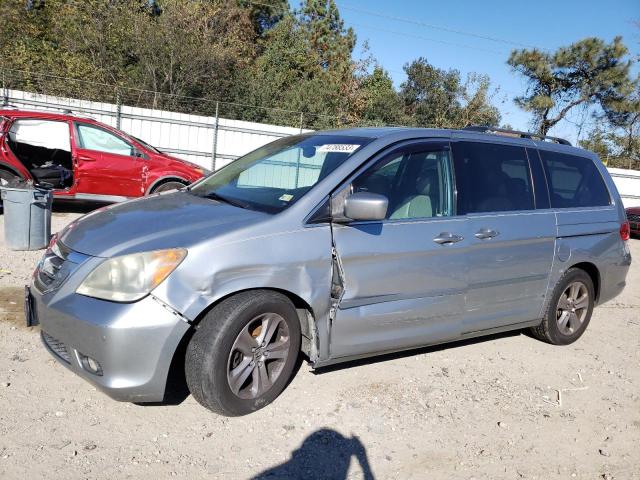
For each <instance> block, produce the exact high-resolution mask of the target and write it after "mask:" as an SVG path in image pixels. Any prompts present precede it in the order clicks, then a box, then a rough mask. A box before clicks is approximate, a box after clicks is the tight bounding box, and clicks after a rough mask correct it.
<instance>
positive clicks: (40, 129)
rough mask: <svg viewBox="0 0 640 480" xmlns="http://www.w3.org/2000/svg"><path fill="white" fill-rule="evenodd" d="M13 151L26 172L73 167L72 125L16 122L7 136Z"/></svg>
mask: <svg viewBox="0 0 640 480" xmlns="http://www.w3.org/2000/svg"><path fill="white" fill-rule="evenodd" d="M7 139H8V144H9V148H11V151H12V152H13V153H14V155H15V156H16V157H18V160H20V161H21V162H22V163H23V164H24V165H25V167H26V168H27V169H30V170H31V169H34V168H41V167H44V166H63V167H66V168H70V167H71V142H70V140H69V124H68V123H67V122H59V121H52V120H38V119H22V120H16V121H15V122H13V125H11V128H10V129H9V132H8V136H7Z"/></svg>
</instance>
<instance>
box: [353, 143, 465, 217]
mask: <svg viewBox="0 0 640 480" xmlns="http://www.w3.org/2000/svg"><path fill="white" fill-rule="evenodd" d="M450 158H451V155H450V151H449V149H448V148H444V147H442V149H438V150H433V151H425V150H418V151H417V150H416V147H414V148H413V149H411V150H407V151H400V152H396V153H393V154H391V155H389V157H387V158H385V159H384V160H382V161H380V162H378V163H377V164H376V165H375V166H373V167H372V168H371V169H369V170H367V171H366V172H364V173H363V174H362V175H360V176H359V177H358V178H357V179H356V180H354V181H353V183H352V184H351V188H352V190H353V192H354V193H355V192H372V193H378V194H380V195H384V196H385V197H387V198H388V199H389V208H388V209H387V219H390V220H403V219H405V220H406V219H412V218H432V217H444V216H450V215H452V206H453V193H452V188H451V185H452V181H451V161H450Z"/></svg>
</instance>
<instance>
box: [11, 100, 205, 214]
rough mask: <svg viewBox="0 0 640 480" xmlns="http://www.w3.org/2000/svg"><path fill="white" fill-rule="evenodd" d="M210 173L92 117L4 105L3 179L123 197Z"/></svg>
mask: <svg viewBox="0 0 640 480" xmlns="http://www.w3.org/2000/svg"><path fill="white" fill-rule="evenodd" d="M208 173H209V172H208V171H206V170H205V169H203V168H201V167H199V166H197V165H195V164H192V163H189V162H186V161H184V160H180V159H178V158H175V157H171V156H169V155H167V154H164V153H162V152H160V151H158V150H156V149H155V148H154V147H152V146H151V145H148V144H146V143H145V142H143V141H142V140H139V139H137V138H135V137H132V136H131V135H127V134H126V133H124V132H121V131H120V130H117V129H115V128H112V127H109V126H107V125H105V124H103V123H100V122H97V121H95V120H92V119H90V118H83V117H79V116H75V115H72V114H67V113H64V114H63V113H51V112H37V111H31V112H30V111H23V110H9V109H6V110H2V109H0V184H7V183H9V182H11V181H12V180H14V179H16V177H17V178H21V179H24V180H33V181H34V183H39V184H41V185H48V186H50V187H52V188H53V189H54V195H55V198H59V199H77V200H92V201H102V202H118V201H122V200H127V199H129V198H134V197H141V196H143V195H147V194H149V193H153V192H160V191H165V190H171V189H174V188H179V187H181V186H184V185H188V184H190V183H192V182H194V181H195V180H198V179H199V178H201V177H202V176H204V175H206V174H208Z"/></svg>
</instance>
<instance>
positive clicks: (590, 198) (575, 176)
mask: <svg viewBox="0 0 640 480" xmlns="http://www.w3.org/2000/svg"><path fill="white" fill-rule="evenodd" d="M540 158H541V159H542V165H543V166H544V170H545V174H546V177H547V183H548V184H549V194H550V196H551V206H552V207H553V208H568V207H599V206H605V205H610V204H611V197H610V196H609V191H608V190H607V187H606V185H605V184H604V180H603V179H602V175H601V174H600V172H599V171H598V168H597V167H596V166H595V165H594V164H593V161H592V160H591V159H589V158H584V157H578V156H576V155H567V154H564V153H557V152H549V151H545V150H540Z"/></svg>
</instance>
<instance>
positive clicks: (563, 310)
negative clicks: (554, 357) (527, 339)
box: [532, 268, 595, 345]
mask: <svg viewBox="0 0 640 480" xmlns="http://www.w3.org/2000/svg"><path fill="white" fill-rule="evenodd" d="M594 300H595V293H594V288H593V281H592V280H591V277H590V276H589V274H587V272H585V271H584V270H581V269H579V268H570V269H569V270H567V272H566V273H565V274H564V275H563V276H562V278H561V279H560V280H559V281H558V283H557V285H556V288H555V289H554V292H553V297H552V298H551V301H550V302H549V307H548V308H547V313H546V315H545V318H544V320H543V321H542V323H541V324H540V325H539V326H537V327H534V328H532V332H533V334H534V335H535V336H536V337H537V338H539V339H540V340H543V341H545V342H548V343H551V344H553V345H568V344H570V343H573V342H575V341H576V340H577V339H578V338H580V336H582V334H583V333H584V331H585V330H586V329H587V325H588V324H589V321H590V320H591V314H592V313H593V306H594Z"/></svg>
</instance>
